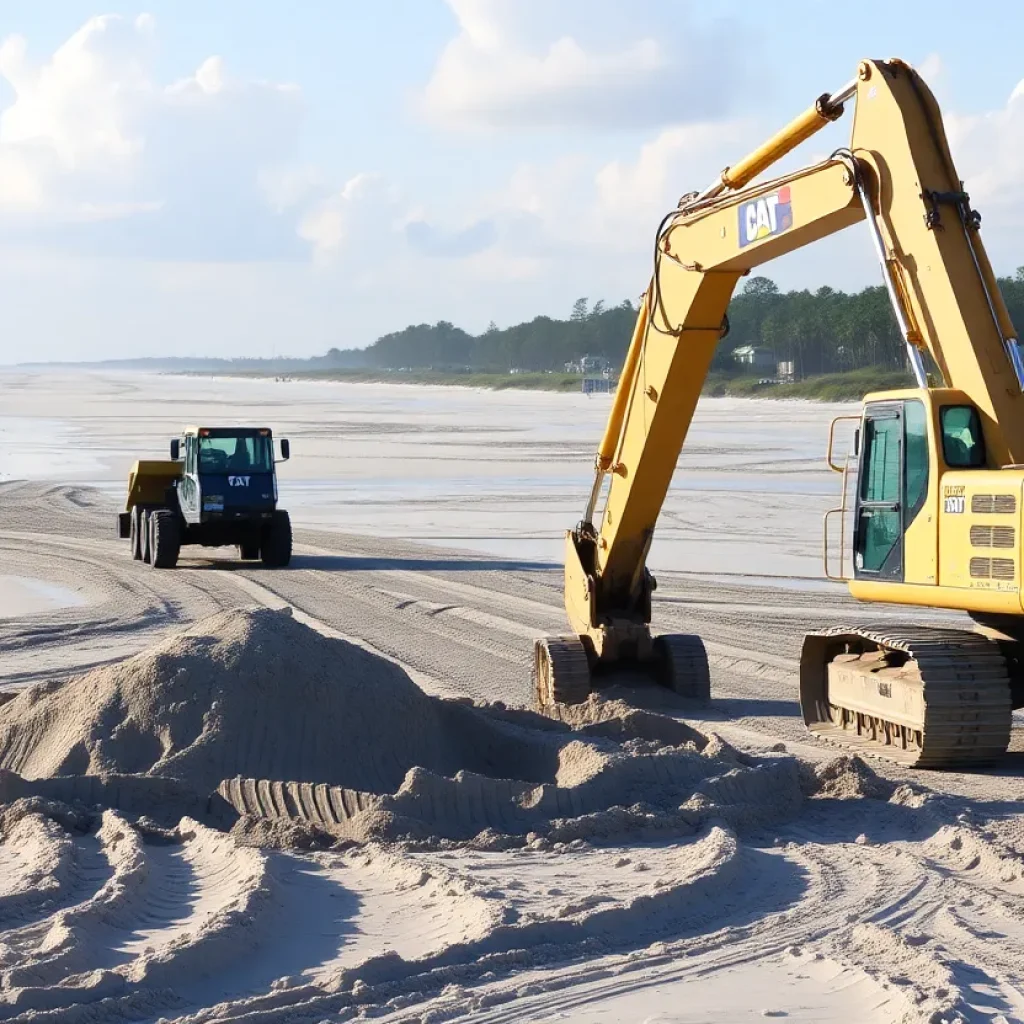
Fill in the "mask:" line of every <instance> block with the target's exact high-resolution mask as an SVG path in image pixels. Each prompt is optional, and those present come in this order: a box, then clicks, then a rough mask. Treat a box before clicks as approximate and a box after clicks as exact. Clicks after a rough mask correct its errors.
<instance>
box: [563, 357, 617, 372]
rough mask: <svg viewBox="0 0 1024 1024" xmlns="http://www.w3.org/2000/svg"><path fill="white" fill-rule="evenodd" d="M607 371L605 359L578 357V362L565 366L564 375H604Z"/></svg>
mask: <svg viewBox="0 0 1024 1024" xmlns="http://www.w3.org/2000/svg"><path fill="white" fill-rule="evenodd" d="M607 371H608V360H607V359H605V358H604V356H580V358H579V360H578V361H576V362H574V363H566V364H565V372H566V373H579V374H582V375H586V374H588V373H593V374H596V373H600V374H605V373H607Z"/></svg>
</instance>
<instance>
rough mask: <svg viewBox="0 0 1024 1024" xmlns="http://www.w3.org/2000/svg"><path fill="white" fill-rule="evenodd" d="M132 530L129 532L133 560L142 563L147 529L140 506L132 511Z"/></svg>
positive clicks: (134, 507) (136, 506)
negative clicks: (143, 542) (144, 533)
mask: <svg viewBox="0 0 1024 1024" xmlns="http://www.w3.org/2000/svg"><path fill="white" fill-rule="evenodd" d="M130 522H131V528H130V529H129V532H128V543H129V544H130V545H131V549H132V558H133V560H134V561H136V562H141V561H142V546H143V545H142V535H143V532H144V531H145V527H144V526H143V523H142V509H141V508H139V506H138V505H135V506H133V508H132V511H131V520H130Z"/></svg>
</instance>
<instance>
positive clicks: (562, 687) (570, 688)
mask: <svg viewBox="0 0 1024 1024" xmlns="http://www.w3.org/2000/svg"><path fill="white" fill-rule="evenodd" d="M533 689H534V694H535V696H536V700H537V706H538V707H539V708H549V707H553V706H554V705H555V704H582V703H583V702H584V701H585V700H586V699H587V698H588V697H589V696H590V660H589V659H588V657H587V649H586V647H585V646H584V644H583V641H582V640H581V639H580V638H579V637H578V636H549V637H546V638H545V639H543V640H537V641H536V642H535V643H534V646H533Z"/></svg>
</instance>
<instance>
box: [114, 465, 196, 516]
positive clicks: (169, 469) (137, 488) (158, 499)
mask: <svg viewBox="0 0 1024 1024" xmlns="http://www.w3.org/2000/svg"><path fill="white" fill-rule="evenodd" d="M182 466H183V463H181V462H172V461H171V460H170V459H140V460H139V461H138V462H136V463H135V465H134V466H132V470H131V472H130V473H129V474H128V499H127V501H126V502H125V508H126V509H127V510H128V511H131V509H132V508H133V507H134V506H135V505H162V504H163V501H164V494H165V493H166V491H167V488H168V487H170V486H171V484H173V483H174V481H175V480H177V479H178V478H179V477H180V476H181V470H182Z"/></svg>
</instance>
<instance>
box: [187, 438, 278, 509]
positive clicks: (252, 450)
mask: <svg viewBox="0 0 1024 1024" xmlns="http://www.w3.org/2000/svg"><path fill="white" fill-rule="evenodd" d="M289 447H290V446H289V444H288V441H287V439H284V440H282V441H281V460H282V461H283V460H285V459H287V458H288V457H289V455H290V451H289ZM171 458H172V459H173V460H174V461H181V462H183V463H184V465H183V467H182V470H183V471H182V475H181V477H180V478H179V480H178V482H177V489H178V504H179V506H180V508H181V514H182V517H183V518H184V520H185V522H186V523H189V524H194V523H213V522H231V521H238V520H240V519H242V520H254V519H269V518H271V517H272V516H273V512H274V509H275V508H276V506H277V472H276V469H275V459H274V437H273V433H272V431H271V430H270V429H269V428H268V427H248V428H238V427H189V428H187V429H186V430H185V431H184V432H183V434H182V436H181V437H180V438H175V439H174V440H173V441H172V442H171Z"/></svg>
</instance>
